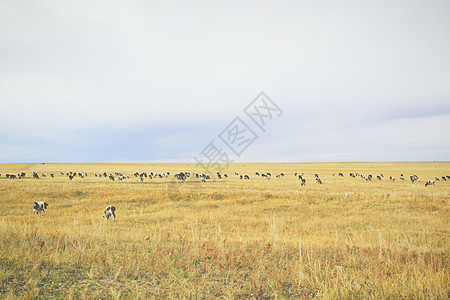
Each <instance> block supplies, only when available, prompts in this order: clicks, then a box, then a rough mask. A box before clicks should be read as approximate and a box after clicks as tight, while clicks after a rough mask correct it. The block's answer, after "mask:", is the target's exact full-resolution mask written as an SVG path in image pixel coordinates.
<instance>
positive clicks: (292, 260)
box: [0, 162, 450, 299]
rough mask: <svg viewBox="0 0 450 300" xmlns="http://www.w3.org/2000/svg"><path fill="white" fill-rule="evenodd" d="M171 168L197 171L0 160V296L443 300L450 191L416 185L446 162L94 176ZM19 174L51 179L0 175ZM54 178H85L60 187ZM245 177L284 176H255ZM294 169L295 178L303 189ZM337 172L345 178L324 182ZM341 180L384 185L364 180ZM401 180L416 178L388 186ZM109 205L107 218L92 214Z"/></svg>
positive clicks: (441, 185) (160, 168) (448, 166)
mask: <svg viewBox="0 0 450 300" xmlns="http://www.w3.org/2000/svg"><path fill="white" fill-rule="evenodd" d="M182 170H186V171H194V172H195V171H198V172H200V171H201V170H200V169H196V167H195V165H189V164H45V165H42V164H27V165H25V164H3V165H0V173H1V174H2V176H1V177H0V204H1V208H2V209H1V210H0V265H1V267H0V297H2V298H12V299H15V298H23V299H34V298H39V299H45V298H64V299H70V298H77V299H78V298H80V299H83V298H87V299H93V298H95V299H99V298H109V299H130V298H135V299H140V298H143V299H147V298H226V299H229V298H231V299H232V298H260V299H261V298H315V297H317V298H328V299H330V298H333V299H335V298H345V299H348V298H376V299H379V298H440V299H447V298H448V297H449V296H450V288H449V245H450V244H449V234H450V228H449V216H450V214H449V199H450V193H449V192H450V182H444V181H439V182H436V186H431V187H424V181H425V180H426V179H433V178H434V177H435V176H442V175H450V163H447V162H443V163H334V164H331V163H323V164H232V165H231V166H230V168H229V169H228V170H227V173H228V174H229V176H230V178H228V179H226V180H221V181H215V182H214V181H209V182H206V183H200V182H197V181H192V182H187V183H184V184H181V183H177V182H174V181H173V180H172V179H153V180H151V181H150V180H148V179H147V180H146V181H145V182H144V183H141V182H140V181H139V180H138V179H137V178H135V177H134V176H133V177H132V178H131V179H129V180H126V181H123V182H117V181H115V182H111V181H109V180H108V179H105V178H101V179H98V178H95V177H94V176H93V172H103V171H106V172H108V173H109V172H114V171H118V172H123V173H126V174H130V175H132V173H133V172H135V171H146V172H150V171H153V172H155V171H156V172H165V171H170V172H171V173H172V174H174V173H175V172H176V171H182ZM19 171H24V172H27V175H28V176H29V173H30V172H31V171H37V172H39V173H41V172H45V173H47V175H48V173H50V172H54V173H55V174H57V175H56V178H54V179H52V178H49V177H46V178H41V179H40V180H32V179H29V178H26V179H20V180H10V179H5V175H4V174H5V173H8V172H10V173H12V172H19ZM59 171H64V172H66V171H77V172H88V174H89V176H88V177H87V178H85V179H81V178H78V177H76V178H75V179H74V180H73V181H69V180H68V179H67V177H65V176H62V175H60V174H59ZM255 171H260V172H271V173H272V175H274V174H276V173H280V172H284V173H285V174H286V176H285V177H281V178H274V176H273V177H272V179H270V180H265V179H262V178H261V177H256V176H255ZM234 172H238V173H240V174H248V175H250V177H251V179H250V180H245V181H244V180H239V179H238V178H237V176H235V175H234ZM294 172H304V173H305V175H306V176H305V177H306V179H307V185H306V186H305V187H300V183H299V181H298V180H295V179H294V176H293V173H294ZM337 172H343V173H344V175H345V177H344V178H342V177H337V176H332V175H331V174H332V173H336V174H337ZM349 172H360V173H364V174H369V173H370V174H373V175H377V174H379V173H383V174H384V175H385V177H384V179H383V180H382V181H377V180H376V179H374V180H373V181H372V182H366V181H364V180H362V179H361V178H350V177H349V176H348V173H349ZM314 173H318V174H320V175H321V178H322V180H323V181H324V184H323V185H318V184H315V183H314V182H313V179H314V176H313V174H314ZM400 173H403V174H405V175H408V176H409V175H412V174H417V175H418V176H419V178H420V181H419V182H417V183H414V184H412V183H411V182H410V181H409V180H408V178H406V180H405V181H400V180H398V181H397V182H395V183H393V182H390V181H389V179H388V176H390V175H392V176H395V177H399V175H400ZM346 194H347V195H346ZM39 200H41V201H45V202H48V203H49V204H50V206H49V209H48V210H47V212H46V214H45V215H43V216H37V215H33V214H32V203H33V202H34V201H39ZM110 204H113V205H115V206H116V207H117V214H118V218H117V220H116V222H115V223H113V222H105V221H104V219H102V213H103V209H104V207H105V206H107V205H110Z"/></svg>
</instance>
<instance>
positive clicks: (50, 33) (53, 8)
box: [0, 0, 450, 162]
mask: <svg viewBox="0 0 450 300" xmlns="http://www.w3.org/2000/svg"><path fill="white" fill-rule="evenodd" d="M449 16H450V1H448V0H443V1H410V0H408V1H370V2H369V1H261V0H259V1H222V2H221V3H219V1H111V0H108V1H101V0H77V1H58V0H41V1H17V0H3V1H1V2H0V162H42V161H45V162H97V161H99V162H112V161H113V162H115V161H117V162H133V161H160V162H164V161H167V162H174V161H186V162H194V159H193V157H194V156H196V157H198V155H199V153H200V152H201V151H202V150H203V149H204V148H205V147H206V146H207V145H208V144H209V143H210V142H211V141H213V142H214V143H217V147H220V148H221V149H222V151H223V152H228V153H229V156H230V159H232V160H235V161H273V162H309V161H399V160H402V161H403V160H450V54H449V53H450V18H449ZM261 91H264V92H265V93H266V94H267V96H269V97H270V98H271V99H272V100H273V102H274V103H276V104H277V105H278V107H279V108H280V109H281V110H282V111H283V114H282V115H281V116H280V117H274V118H273V120H270V122H267V128H266V131H265V132H263V131H261V130H260V128H258V127H257V126H256V125H255V123H252V121H251V120H250V119H249V118H248V116H246V115H245V113H244V112H243V110H244V108H245V107H246V106H247V105H248V104H249V103H250V102H252V101H253V99H255V97H256V96H257V95H258V94H259V93H260V92H261ZM238 116H239V117H241V119H242V120H243V121H244V122H245V123H246V124H247V125H248V126H249V127H251V129H253V130H254V132H255V134H257V135H258V138H257V139H256V140H255V141H254V142H253V143H252V144H251V145H249V146H248V148H247V149H245V151H244V152H243V153H242V154H241V155H240V157H238V156H236V155H233V153H232V152H231V150H230V149H228V148H227V146H226V145H224V144H223V143H222V144H221V143H220V139H219V138H218V135H219V134H220V133H221V132H222V131H223V130H224V129H225V128H226V127H227V126H228V124H229V123H230V122H232V121H233V120H234V119H235V118H236V117H238Z"/></svg>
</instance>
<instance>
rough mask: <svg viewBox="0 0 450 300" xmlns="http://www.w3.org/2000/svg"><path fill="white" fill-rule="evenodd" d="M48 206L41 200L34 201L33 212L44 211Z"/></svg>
mask: <svg viewBox="0 0 450 300" xmlns="http://www.w3.org/2000/svg"><path fill="white" fill-rule="evenodd" d="M47 207H48V203H45V202H42V201H35V202H34V205H33V213H35V214H37V215H38V214H40V213H43V214H44V213H45V210H46V209H47Z"/></svg>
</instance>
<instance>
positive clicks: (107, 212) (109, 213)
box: [103, 205, 116, 222]
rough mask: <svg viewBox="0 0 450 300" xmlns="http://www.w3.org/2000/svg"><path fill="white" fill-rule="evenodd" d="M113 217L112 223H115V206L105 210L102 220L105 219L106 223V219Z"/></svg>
mask: <svg viewBox="0 0 450 300" xmlns="http://www.w3.org/2000/svg"><path fill="white" fill-rule="evenodd" d="M111 216H112V217H113V220H114V222H115V221H116V207H115V206H112V205H110V206H108V207H106V208H105V215H104V216H103V218H105V220H106V221H108V219H109V218H110V217H111Z"/></svg>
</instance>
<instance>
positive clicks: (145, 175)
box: [0, 172, 450, 186]
mask: <svg viewBox="0 0 450 300" xmlns="http://www.w3.org/2000/svg"><path fill="white" fill-rule="evenodd" d="M59 173H60V175H62V176H65V177H67V178H68V179H69V180H73V179H74V178H75V177H79V178H85V177H88V173H86V172H84V173H81V172H59ZM49 175H50V177H51V178H55V173H49ZM234 175H235V176H237V178H238V179H242V180H250V176H249V175H247V174H239V173H237V172H235V173H234ZM94 176H95V177H96V178H108V179H109V180H111V181H115V180H116V179H117V180H118V181H122V180H127V179H130V178H132V177H131V176H130V175H126V174H122V173H120V172H114V173H109V174H108V173H107V172H103V173H94ZM132 176H134V177H136V178H139V180H140V181H141V182H144V181H145V180H146V179H147V180H152V179H156V178H170V172H165V173H156V172H142V173H140V172H135V173H134V174H133V175H132ZM332 176H336V173H333V174H332ZM337 176H338V177H344V173H342V172H339V173H337ZM349 176H350V177H352V178H362V179H364V180H366V181H372V179H373V178H374V177H373V176H372V174H360V173H359V172H352V173H349ZM1 177H2V174H0V178H1ZM5 177H6V178H9V179H21V178H25V177H26V173H25V172H21V173H16V174H5ZM41 177H47V175H46V174H45V173H41V174H40V175H39V174H38V173H36V172H31V178H32V179H40V178H41ZM255 177H256V178H257V177H260V178H265V179H267V180H269V179H271V178H272V174H271V173H270V172H265V173H262V172H255ZM274 177H275V178H282V177H285V173H279V174H275V176H274ZM294 177H295V178H296V179H298V180H300V183H301V185H302V186H304V185H306V178H305V174H304V173H298V172H296V173H294ZM314 177H315V182H316V183H318V184H322V183H323V182H322V179H321V178H320V176H319V174H314ZM405 177H406V176H404V175H403V174H401V175H400V177H399V180H405ZM173 178H175V179H178V180H181V181H185V180H188V179H193V178H196V179H198V180H200V181H201V182H206V180H210V179H218V180H223V179H226V178H229V176H228V174H226V173H223V174H222V173H220V172H217V174H215V175H210V174H200V173H195V172H192V173H191V172H179V173H176V174H174V175H173ZM376 178H377V180H383V178H384V175H383V174H379V175H376ZM389 180H390V181H392V182H395V181H396V180H397V178H396V177H393V176H389ZM409 180H411V182H412V183H415V182H416V181H418V180H419V177H418V176H417V175H410V176H409ZM440 180H442V181H447V180H450V176H449V175H446V176H436V177H435V178H434V180H426V181H425V186H430V185H434V184H435V181H440Z"/></svg>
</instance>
